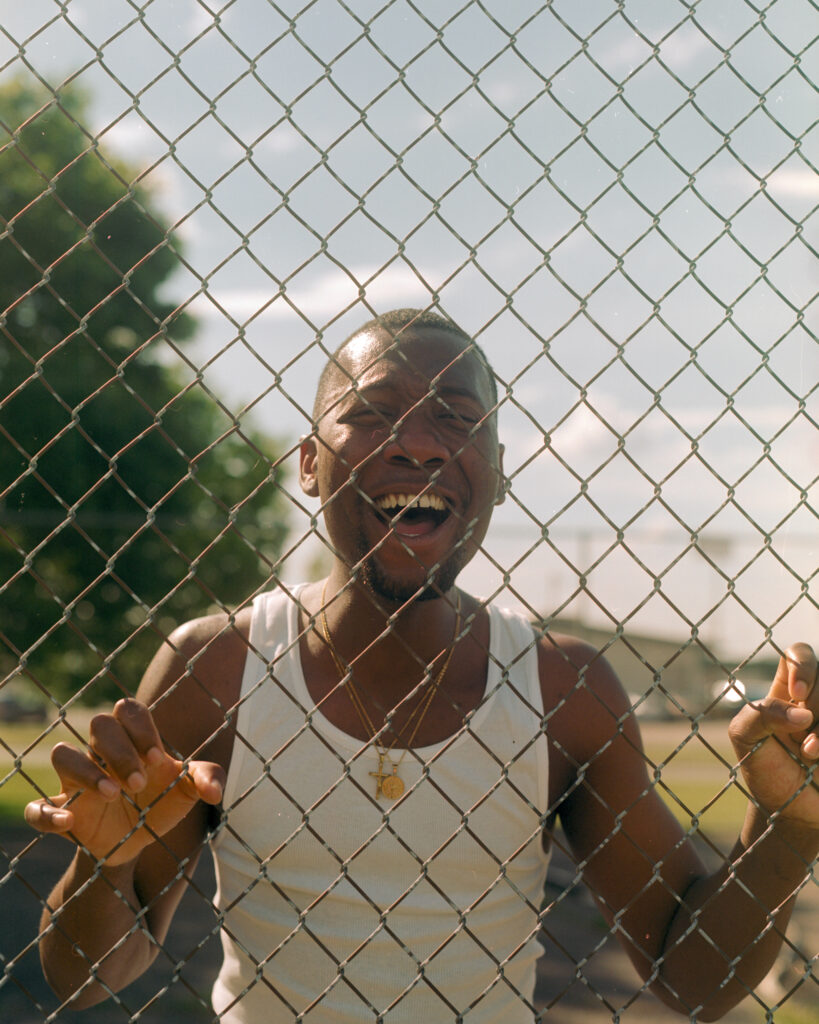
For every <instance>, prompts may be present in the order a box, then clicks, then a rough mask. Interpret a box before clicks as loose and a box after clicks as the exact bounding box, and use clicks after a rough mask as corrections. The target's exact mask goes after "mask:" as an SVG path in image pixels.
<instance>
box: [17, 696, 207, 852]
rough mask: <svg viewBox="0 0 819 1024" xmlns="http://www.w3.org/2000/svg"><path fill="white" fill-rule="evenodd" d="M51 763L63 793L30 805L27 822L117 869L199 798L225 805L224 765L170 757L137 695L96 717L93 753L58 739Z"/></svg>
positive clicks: (165, 829) (153, 839)
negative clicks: (109, 711)
mask: <svg viewBox="0 0 819 1024" xmlns="http://www.w3.org/2000/svg"><path fill="white" fill-rule="evenodd" d="M51 762H52V764H53V765H54V769H55V770H56V772H57V775H58V776H59V780H60V787H61V791H60V793H59V795H58V796H55V797H53V798H51V799H44V800H35V801H33V802H32V803H30V804H28V806H27V807H26V810H25V817H26V821H27V822H28V823H29V824H30V825H32V826H33V827H34V828H36V829H38V830H39V831H40V832H52V833H57V834H60V835H65V836H67V837H68V838H70V839H72V840H73V841H74V842H75V843H77V844H78V845H79V846H81V847H83V848H84V849H85V850H87V851H88V853H89V854H90V855H91V856H92V857H94V858H96V859H97V860H104V861H105V863H106V864H107V865H108V866H110V867H115V866H117V865H120V864H125V863H127V862H128V861H131V860H134V859H136V857H137V856H138V855H139V853H140V852H141V851H142V850H143V849H145V847H146V846H149V845H150V844H151V843H153V842H154V841H155V840H156V838H157V837H158V836H162V835H164V834H165V833H166V832H168V831H170V830H171V829H172V828H173V827H174V826H175V825H177V824H179V822H180V821H181V820H182V819H183V818H184V817H185V815H186V814H187V813H188V812H189V811H190V810H191V809H192V808H193V807H194V805H195V804H196V803H197V801H199V800H204V801H205V803H209V804H218V803H219V801H220V800H221V799H222V792H223V789H224V784H225V772H224V769H223V768H221V767H220V766H219V765H217V764H214V763H212V762H210V761H190V762H188V763H187V764H185V763H184V762H182V761H177V760H176V759H175V758H173V757H171V756H170V755H169V754H167V753H166V752H165V750H164V748H163V745H162V741H161V739H160V738H159V733H158V731H157V728H156V725H155V723H154V720H153V717H152V715H151V712H150V711H149V710H148V708H147V707H146V706H145V705H144V704H141V703H140V702H139V701H135V700H130V699H126V700H121V701H119V702H118V703H117V704H116V705H115V707H114V710H113V713H112V714H104V715H97V716H95V717H94V718H93V719H92V721H91V735H90V740H89V750H88V751H82V750H79V749H77V748H76V747H73V746H71V745H70V744H68V743H58V744H57V746H56V747H55V748H54V750H53V752H52V755H51Z"/></svg>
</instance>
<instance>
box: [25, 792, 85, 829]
mask: <svg viewBox="0 0 819 1024" xmlns="http://www.w3.org/2000/svg"><path fill="white" fill-rule="evenodd" d="M64 800H65V797H64V796H55V797H53V798H52V799H51V800H46V799H43V800H32V801H31V803H29V804H26V807H25V810H24V811H23V815H24V817H25V819H26V821H27V822H28V824H29V825H31V827H32V828H36V829H37V831H38V832H56V833H61V832H67V831H68V830H69V829H70V828H71V826H72V825H73V824H74V815H73V814H72V813H71V811H69V810H68V809H64V808H63V807H62V803H63V801H64Z"/></svg>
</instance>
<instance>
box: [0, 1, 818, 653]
mask: <svg viewBox="0 0 819 1024" xmlns="http://www.w3.org/2000/svg"><path fill="white" fill-rule="evenodd" d="M2 9H3V17H2V19H0V22H2V28H1V29H0V85H1V84H3V82H5V81H7V80H10V79H12V78H15V77H19V76H21V75H22V76H24V77H26V76H27V77H29V78H31V79H33V80H34V79H38V80H40V81H41V82H43V83H45V84H46V85H47V86H48V87H49V88H50V89H52V90H54V91H59V90H60V89H61V88H64V87H65V86H66V85H67V84H68V83H74V84H76V85H79V86H81V87H83V88H84V89H85V90H86V91H87V93H88V95H89V98H90V106H89V115H88V117H89V123H88V124H87V126H86V127H87V128H88V130H89V132H90V133H91V134H92V135H93V136H95V137H96V138H97V139H98V140H99V144H100V146H102V147H104V148H105V150H106V151H110V152H112V153H116V154H118V155H119V156H120V157H121V158H123V159H125V160H126V161H127V162H128V164H129V166H130V167H131V168H132V170H133V172H134V175H135V177H136V178H138V179H139V181H140V182H141V183H142V184H143V185H144V186H145V187H147V188H149V189H151V190H152V191H153V192H154V193H155V196H156V199H157V202H158V203H159V205H160V206H161V208H162V210H163V211H164V213H165V214H166V216H167V217H168V220H169V222H170V223H171V224H172V225H173V228H172V232H171V234H170V240H171V243H172V244H173V245H174V246H177V247H178V248H179V249H180V252H183V253H184V261H180V267H179V271H178V272H177V273H176V274H175V275H174V276H173V277H172V278H171V279H170V280H169V281H168V283H167V285H166V294H167V296H168V297H169V298H171V299H172V300H173V301H174V302H176V303H177V304H178V305H179V306H180V307H183V308H185V309H187V310H188V311H189V312H191V313H192V314H194V316H195V317H196V319H197V322H198V328H197V333H196V337H195V338H194V339H193V341H192V342H190V343H188V344H187V345H186V348H185V355H186V356H187V358H188V359H189V360H190V361H191V362H192V363H193V364H195V366H196V368H197V369H198V370H199V371H201V373H202V380H203V382H204V384H205V385H206V386H207V387H208V388H210V389H211V390H212V391H213V392H214V393H215V394H217V395H218V396H219V398H220V400H221V401H223V402H224V404H225V405H226V406H227V407H228V408H229V409H230V410H231V411H232V412H233V413H234V414H235V415H236V416H237V417H239V418H241V419H242V420H245V419H247V420H249V421H252V422H253V423H254V424H255V425H257V426H259V427H261V428H263V429H264V430H266V431H268V432H270V433H272V434H274V435H276V436H277V437H280V438H282V439H283V441H284V442H285V444H287V445H292V444H293V443H294V442H295V440H296V439H297V438H298V437H299V435H300V434H303V433H305V432H307V431H308V430H309V417H308V416H307V414H306V412H305V410H307V409H308V408H309V406H310V402H311V397H312V390H313V386H314V382H315V379H316V376H317V373H318V371H319V369H320V367H321V365H322V363H323V360H324V355H323V352H322V350H321V348H320V347H319V344H318V342H321V343H322V344H323V345H325V346H326V347H328V348H330V349H332V348H334V347H335V345H336V344H337V343H338V342H339V341H340V340H342V339H343V338H344V337H345V336H346V335H347V334H348V333H349V332H350V330H352V329H353V328H355V327H356V326H358V325H359V324H360V323H362V322H363V321H365V320H367V319H369V318H370V316H371V315H372V312H373V311H380V310H385V309H389V308H394V307H398V306H419V307H427V306H429V305H431V304H436V305H437V308H439V309H440V311H442V312H444V313H445V314H446V315H448V316H450V317H452V318H453V319H454V320H456V321H457V322H458V323H459V324H460V325H461V326H462V327H463V328H464V329H465V330H466V331H468V332H469V333H470V334H472V335H473V336H475V337H476V339H477V340H478V341H479V342H480V344H481V345H482V346H483V347H484V349H485V350H486V352H487V355H488V356H489V359H490V361H491V362H492V364H493V366H494V368H495V371H496V373H497V375H498V378H499V382H500V389H501V395H502V398H503V401H502V405H501V408H500V424H501V433H502V436H503V440H504V441H505V444H506V464H505V468H506V473H507V476H508V478H509V495H508V497H507V500H506V502H505V503H504V504H503V505H502V506H501V507H500V508H499V509H498V511H497V514H496V517H495V523H494V526H493V528H492V530H491V531H490V534H489V536H488V538H487V542H486V545H485V547H486V549H487V551H488V552H489V553H490V554H491V557H489V556H487V557H482V556H479V557H478V558H477V559H476V560H475V562H474V563H473V564H472V565H471V566H470V567H469V568H468V569H467V570H466V571H465V573H464V575H463V577H462V583H463V585H465V586H466V587H467V588H469V589H473V590H475V591H476V592H478V593H481V594H483V595H493V594H498V595H499V599H500V600H501V603H504V604H510V605H512V606H519V607H523V608H528V609H530V610H535V611H537V612H538V613H541V614H543V615H546V616H550V615H553V614H561V615H575V616H583V617H586V618H589V619H591V620H593V621H594V622H595V623H597V624H609V625H611V627H612V629H614V628H615V626H616V625H617V624H618V623H624V624H625V627H626V630H627V631H628V632H631V633H634V634H638V635H639V634H641V633H647V634H657V633H660V634H663V635H669V636H673V637H674V638H676V639H678V640H679V641H680V642H684V641H685V640H686V639H687V638H690V636H691V630H692V625H693V626H694V627H696V630H697V635H698V636H699V637H700V638H701V639H703V640H704V641H705V642H706V643H707V644H708V645H714V646H716V648H717V649H718V650H720V651H722V652H724V653H725V655H726V657H730V658H736V659H742V658H744V657H746V656H748V655H751V654H753V653H755V652H756V651H760V650H761V651H762V652H763V653H765V654H768V655H769V654H770V653H771V652H770V649H765V648H764V644H765V642H766V637H767V633H768V632H769V633H770V636H771V637H772V638H773V641H774V642H775V643H777V644H779V645H784V644H787V643H789V642H791V641H792V640H793V639H795V638H796V637H797V636H799V635H804V636H807V637H809V636H810V635H811V634H812V635H813V636H814V637H815V636H816V626H817V621H819V616H817V614H816V567H817V561H818V559H817V548H819V544H817V541H816V537H817V535H819V532H818V531H817V525H818V524H817V512H816V509H817V507H818V504H819V503H818V502H817V491H818V489H817V482H816V481H817V466H819V429H817V419H819V415H818V413H819V400H817V381H819V347H818V346H817V340H816V327H817V315H816V308H817V304H816V302H815V293H816V282H817V280H819V265H817V264H818V262H819V261H817V256H816V248H817V231H816V225H817V215H816V212H815V211H816V206H817V200H819V185H818V184H817V175H816V171H815V168H816V167H818V166H819V128H817V125H816V111H817V104H816V91H815V85H813V86H812V85H811V82H813V83H815V82H816V80H817V74H816V72H817V58H819V45H817V44H816V42H815V40H816V38H817V35H819V13H817V10H816V8H815V6H814V5H813V4H811V3H810V2H809V0H774V2H773V3H762V2H752V0H700V2H699V3H693V4H688V5H686V4H683V3H681V2H680V0H624V2H622V3H616V2H614V0H585V2H584V3H582V4H579V3H577V2H576V0H553V2H552V3H550V4H548V5H546V4H544V3H542V2H534V0H531V2H530V0H504V2H503V3H499V2H484V3H482V4H481V3H478V2H475V0H459V2H450V0H424V2H420V0H416V2H413V3H410V2H408V0H396V2H393V3H383V2H371V0H364V2H353V0H350V2H349V3H347V4H346V5H345V4H343V3H340V2H338V0H315V2H313V3H307V4H304V3H289V2H279V3H277V4H273V3H269V2H268V0H235V2H234V3H228V4H223V5H205V4H203V3H198V2H196V0H153V2H149V3H144V4H140V3H131V2H126V0H68V2H67V3H63V4H57V3H55V2H54V0H27V3H26V4H12V3H10V2H8V0H6V2H5V3H3V7H2ZM812 40H813V41H814V42H811V41H812ZM165 358H166V360H167V361H169V362H171V363H175V362H177V363H178V362H179V357H178V355H177V354H176V353H174V352H173V351H170V350H169V351H168V353H167V354H166V356H165ZM289 487H290V488H291V490H292V491H293V497H294V503H293V512H292V519H291V525H292V530H293V536H294V537H300V536H301V535H302V533H303V532H304V531H305V530H307V529H309V516H310V514H311V513H314V512H315V510H316V509H315V506H314V505H311V503H310V502H309V501H308V500H305V499H304V498H303V497H302V496H301V495H299V494H297V493H296V490H297V485H296V481H295V473H294V472H293V473H291V475H290V478H289ZM695 541H696V544H695V543H694V542H695ZM320 550H321V546H320V545H319V544H318V543H317V542H313V543H311V544H305V545H301V546H299V549H298V551H297V552H296V553H295V554H294V555H293V557H291V558H290V559H289V560H288V561H287V563H286V564H285V566H284V567H283V572H284V575H285V577H286V578H290V579H295V578H297V577H299V576H300V575H302V574H304V573H305V572H306V571H309V569H308V567H309V566H310V563H311V561H312V560H313V559H314V557H315V555H316V553H317V552H319V551H320ZM766 631H767V632H766Z"/></svg>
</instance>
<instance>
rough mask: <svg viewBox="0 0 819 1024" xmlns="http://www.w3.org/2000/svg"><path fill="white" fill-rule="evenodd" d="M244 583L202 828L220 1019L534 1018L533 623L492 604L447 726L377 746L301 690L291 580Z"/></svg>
mask: <svg viewBox="0 0 819 1024" xmlns="http://www.w3.org/2000/svg"><path fill="white" fill-rule="evenodd" d="M294 596H295V598H296V599H295V600H294V598H293V597H290V596H289V595H287V594H285V593H284V592H281V591H275V592H271V593H267V594H263V595H261V596H260V597H258V598H257V599H256V601H255V602H254V606H253V617H252V623H251V629H250V652H249V654H248V657H247V663H246V665H245V670H244V676H243V679H242V691H241V700H240V706H239V710H238V722H237V730H238V732H237V736H236V740H235V743H234V748H233V756H232V758H231V763H230V769H229V772H228V778H227V785H226V789H225V794H224V808H225V811H226V816H225V819H224V822H223V825H222V826H221V828H220V830H219V832H218V834H217V835H216V837H215V839H214V841H213V852H214V857H215V862H216V878H217V894H216V904H217V907H218V908H219V910H220V912H221V914H222V915H223V916H222V923H223V928H222V945H223V949H224V962H223V965H222V969H221V971H220V973H219V976H218V978H217V979H216V984H215V986H214V989H213V1005H214V1009H215V1011H216V1012H217V1013H219V1014H221V1020H222V1022H223V1024H279V1022H281V1024H285V1022H286V1024H293V1021H301V1020H304V1021H310V1022H314V1024H360V1022H364V1021H384V1022H386V1024H421V1022H423V1024H438V1022H441V1024H444V1022H445V1024H451V1022H453V1021H456V1020H461V1017H462V1015H463V1018H464V1019H465V1020H466V1021H467V1022H468V1024H489V1022H494V1024H501V1022H503V1024H518V1022H521V1024H523V1022H527V1024H531V1022H532V1018H533V1016H534V1011H533V1006H532V994H533V991H534V981H535V961H536V959H537V957H538V956H539V955H540V952H541V949H540V946H539V944H538V942H537V934H538V930H539V913H538V912H539V908H540V904H541V900H542V894H543V884H544V880H545V876H546V867H547V864H548V857H547V856H546V854H545V853H544V851H543V846H542V843H541V834H542V828H543V823H544V821H545V818H546V810H547V807H548V785H547V770H548V754H547V749H546V738H545V735H544V732H543V728H542V717H543V707H542V699H541V694H540V686H539V682H538V671H537V653H536V649H535V645H534V641H535V637H534V633H533V631H532V628H531V627H530V626H529V625H528V624H527V623H526V622H525V621H524V620H523V619H522V618H520V617H519V616H516V615H514V614H512V613H510V612H505V611H500V610H499V609H496V608H491V607H490V609H489V612H490V656H489V671H488V678H487V686H486V692H485V695H484V698H483V700H482V702H481V704H480V705H479V706H478V708H477V709H476V710H475V711H474V712H473V713H472V714H471V715H470V716H468V720H467V722H466V725H465V727H464V728H463V729H462V730H461V731H460V732H459V733H458V734H457V735H456V736H454V737H451V738H450V739H448V740H447V741H445V742H443V743H439V744H436V745H435V746H430V747H419V748H415V749H413V750H409V751H407V753H406V756H405V757H404V760H403V762H402V764H401V768H400V774H401V777H402V779H403V780H404V782H405V784H406V791H405V793H404V796H403V797H402V798H400V799H399V800H397V801H388V800H386V799H384V798H382V799H380V800H376V799H375V796H374V793H375V783H374V779H373V778H372V777H371V776H370V774H369V773H370V772H373V771H375V769H376V768H377V765H378V759H377V756H376V752H375V750H374V749H373V748H372V746H371V745H369V744H363V743H362V742H361V741H360V740H357V739H355V738H353V737H351V736H349V735H347V734H346V733H344V732H342V731H341V730H339V729H337V728H336V727H335V726H334V725H332V723H330V722H329V721H328V720H327V719H326V718H325V717H324V716H323V715H322V713H321V712H320V711H318V710H316V709H315V707H314V704H313V701H312V700H311V698H310V696H309V693H308V690H307V686H306V684H305V681H304V675H303V672H302V667H301V659H300V656H299V615H298V602H297V598H298V590H297V591H296V592H295V595H294Z"/></svg>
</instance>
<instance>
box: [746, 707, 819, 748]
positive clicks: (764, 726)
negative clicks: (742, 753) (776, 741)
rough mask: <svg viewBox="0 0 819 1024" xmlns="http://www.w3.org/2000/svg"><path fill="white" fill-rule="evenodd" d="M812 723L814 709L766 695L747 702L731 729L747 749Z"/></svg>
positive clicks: (792, 733)
mask: <svg viewBox="0 0 819 1024" xmlns="http://www.w3.org/2000/svg"><path fill="white" fill-rule="evenodd" d="M812 725H813V712H812V711H811V710H810V709H809V708H805V707H799V706H797V705H796V704H791V703H790V702H789V701H786V700H777V699H776V698H775V697H766V698H765V700H760V701H755V702H754V703H752V704H746V705H745V707H744V708H743V709H742V710H741V711H739V712H738V713H737V715H736V716H735V717H734V718H733V719H732V721H731V724H730V726H729V733H730V735H731V739H732V740H733V741H734V743H735V744H738V745H739V746H740V747H742V748H743V749H745V750H746V751H747V750H750V749H751V748H752V747H754V746H755V745H756V744H757V743H759V741H760V740H764V739H766V738H767V737H768V736H781V737H786V736H788V737H790V736H793V735H794V733H800V732H804V731H805V730H806V729H810V727H811V726H812Z"/></svg>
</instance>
